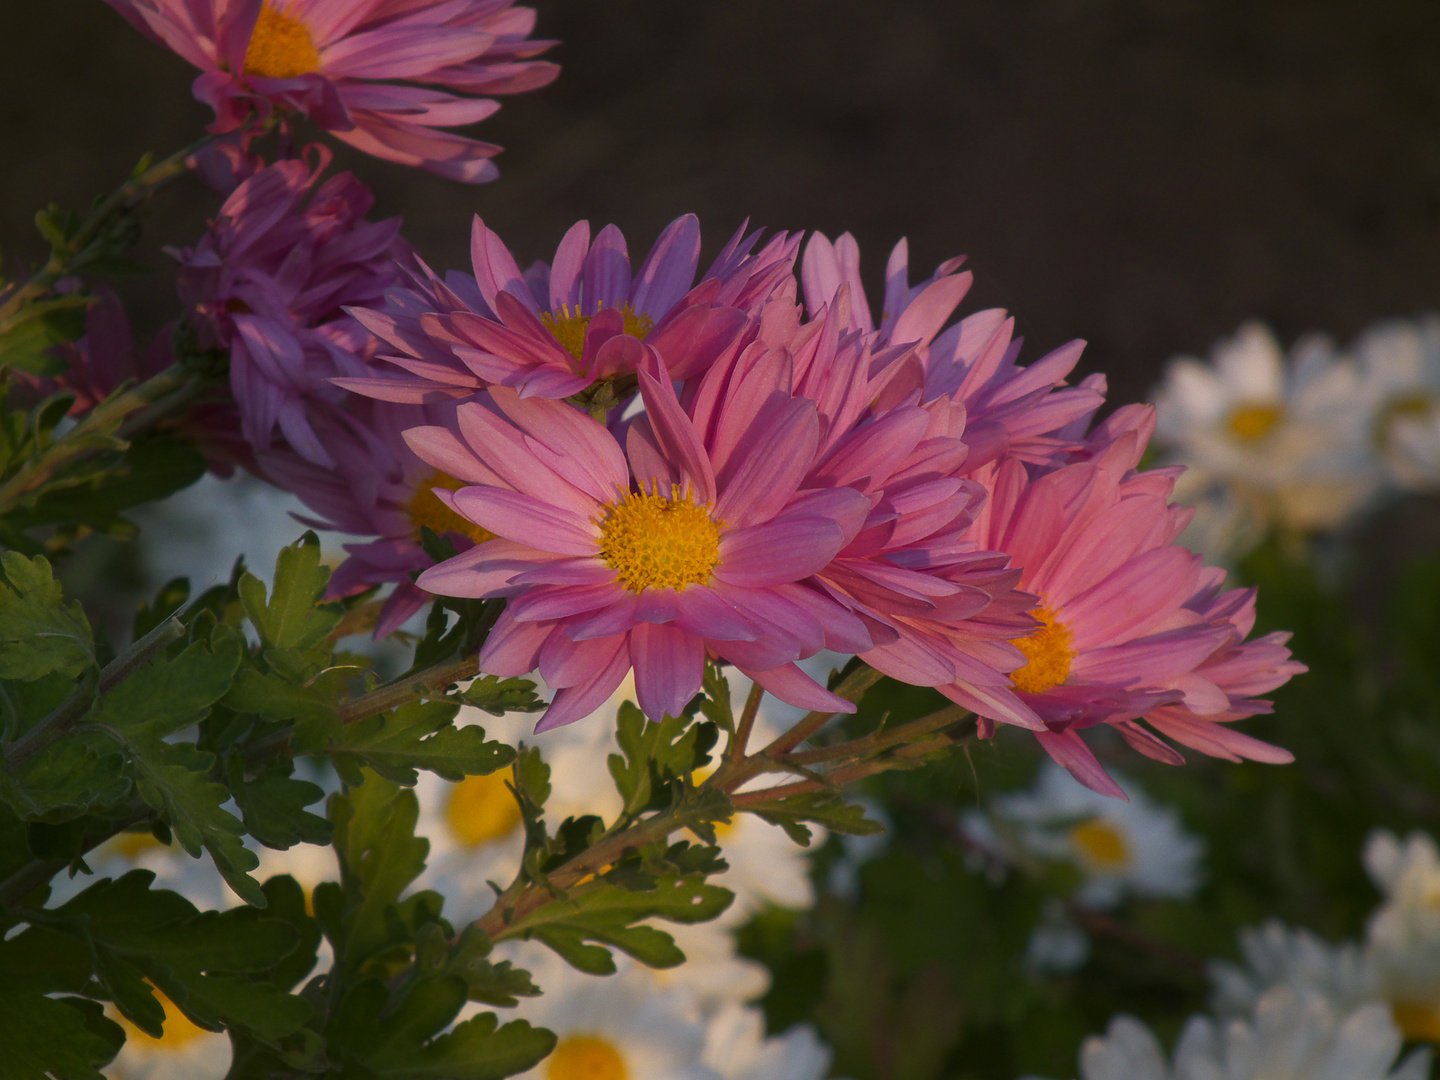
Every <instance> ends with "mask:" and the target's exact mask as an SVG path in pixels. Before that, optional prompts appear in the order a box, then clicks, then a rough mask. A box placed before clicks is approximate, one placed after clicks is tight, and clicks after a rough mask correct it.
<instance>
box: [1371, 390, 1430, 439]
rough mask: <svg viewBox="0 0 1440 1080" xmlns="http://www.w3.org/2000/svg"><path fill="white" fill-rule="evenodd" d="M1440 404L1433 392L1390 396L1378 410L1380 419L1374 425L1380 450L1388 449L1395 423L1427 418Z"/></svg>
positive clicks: (1393, 434)
mask: <svg viewBox="0 0 1440 1080" xmlns="http://www.w3.org/2000/svg"><path fill="white" fill-rule="evenodd" d="M1437 405H1440V402H1437V401H1436V399H1435V396H1434V395H1433V394H1405V395H1402V396H1401V397H1397V398H1391V399H1390V400H1389V401H1387V402H1386V403H1385V407H1384V408H1383V409H1381V410H1380V419H1379V421H1378V422H1377V423H1376V425H1375V440H1376V442H1378V443H1379V444H1380V448H1381V449H1382V450H1386V449H1389V447H1390V442H1391V440H1392V439H1393V438H1394V437H1395V425H1396V424H1398V423H1401V422H1403V421H1405V420H1427V419H1429V418H1430V417H1431V416H1432V415H1433V414H1434V413H1435V410H1436V408H1437Z"/></svg>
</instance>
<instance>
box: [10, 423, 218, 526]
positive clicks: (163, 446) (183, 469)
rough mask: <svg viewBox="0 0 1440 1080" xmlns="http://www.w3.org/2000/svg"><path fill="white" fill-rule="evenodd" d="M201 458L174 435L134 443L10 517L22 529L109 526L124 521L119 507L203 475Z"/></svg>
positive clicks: (157, 495) (161, 495)
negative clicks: (55, 524) (61, 525)
mask: <svg viewBox="0 0 1440 1080" xmlns="http://www.w3.org/2000/svg"><path fill="white" fill-rule="evenodd" d="M205 469H206V461H205V456H204V455H203V454H201V453H200V452H199V451H198V450H196V449H195V448H194V447H192V446H189V445H187V444H185V443H182V442H178V441H176V440H174V439H163V438H155V439H146V440H144V441H141V442H135V443H132V444H131V445H130V448H129V449H128V450H126V451H125V455H124V457H123V458H122V459H121V460H120V461H119V462H117V463H116V464H114V465H113V466H111V467H108V468H107V469H106V470H105V471H104V472H103V473H100V474H98V475H95V476H93V477H92V478H90V479H88V480H87V481H86V482H84V483H81V484H75V485H71V486H67V487H65V488H63V489H61V490H59V491H55V492H51V493H47V494H45V495H43V496H42V497H41V498H39V499H37V500H36V501H35V502H34V503H33V504H32V505H30V506H28V507H27V508H25V509H24V510H23V511H20V512H18V513H16V514H15V515H13V520H14V521H15V523H16V524H18V525H19V527H21V528H26V529H28V528H33V527H34V526H36V525H44V524H47V523H50V522H78V523H80V524H84V525H88V526H90V527H91V528H94V529H108V528H110V527H111V526H113V525H114V524H115V523H116V522H119V521H122V520H123V519H122V518H121V517H120V511H122V510H128V509H129V508H131V507H134V506H139V505H141V504H142V503H150V502H156V501H158V500H160V499H163V498H165V497H167V496H169V495H173V494H174V493H175V492H177V491H180V490H181V489H183V488H187V487H189V486H190V485H191V484H193V483H195V481H197V480H199V479H200V477H202V476H204V475H205Z"/></svg>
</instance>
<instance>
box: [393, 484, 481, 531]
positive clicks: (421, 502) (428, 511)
mask: <svg viewBox="0 0 1440 1080" xmlns="http://www.w3.org/2000/svg"><path fill="white" fill-rule="evenodd" d="M468 486H469V484H468V483H467V482H466V481H464V480H456V479H455V477H453V476H447V475H446V474H445V473H442V472H436V473H433V474H431V476H430V477H429V479H427V480H426V481H425V482H424V483H422V484H421V485H420V486H419V487H417V488H416V489H415V494H414V495H412V496H410V501H409V502H408V503H406V504H405V511H406V513H408V514H409V515H410V520H411V521H412V522H414V523H415V535H417V536H418V535H420V527H421V526H422V525H428V526H430V528H431V529H433V530H434V531H435V532H436V533H438V534H440V535H441V536H443V535H445V534H446V533H447V532H457V533H459V534H460V535H461V536H468V537H470V539H471V540H474V541H475V542H476V543H477V544H483V543H484V542H485V541H486V540H494V539H495V534H494V533H492V532H490V531H489V530H488V529H482V528H481V527H480V526H479V525H476V524H475V523H474V522H473V521H471V520H470V519H469V518H463V517H461V516H460V515H459V514H457V513H455V511H454V510H451V509H450V508H449V507H448V506H446V505H445V504H444V503H442V502H441V501H440V500H439V498H437V497H436V495H435V492H434V491H433V490H432V489H433V488H437V487H438V488H444V489H445V490H446V491H459V490H460V489H461V488H462V487H468Z"/></svg>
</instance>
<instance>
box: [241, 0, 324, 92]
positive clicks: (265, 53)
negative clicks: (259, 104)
mask: <svg viewBox="0 0 1440 1080" xmlns="http://www.w3.org/2000/svg"><path fill="white" fill-rule="evenodd" d="M319 70H320V50H319V49H317V48H315V39H314V38H312V37H311V36H310V28H309V27H307V26H306V25H305V24H304V23H303V22H301V21H300V20H299V19H298V18H296V17H295V16H294V15H291V14H290V13H289V12H288V11H282V10H280V9H279V8H278V7H276V6H275V5H274V4H271V3H266V4H265V6H264V7H262V8H261V9H260V17H259V18H258V19H256V20H255V32H254V33H253V34H251V35H250V44H249V45H248V46H247V47H246V49H245V74H247V75H260V76H263V77H265V78H268V79H293V78H295V77H296V76H297V75H309V74H310V73H311V72H312V71H319Z"/></svg>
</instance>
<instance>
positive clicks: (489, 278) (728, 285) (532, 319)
mask: <svg viewBox="0 0 1440 1080" xmlns="http://www.w3.org/2000/svg"><path fill="white" fill-rule="evenodd" d="M760 236H761V233H760V232H759V231H756V232H753V233H751V234H750V235H748V236H746V235H745V232H744V228H743V227H742V228H741V230H740V231H739V232H737V233H736V234H735V236H734V237H733V238H732V239H731V241H730V243H729V244H727V245H726V247H725V249H724V250H723V251H722V252H721V253H720V255H719V256H718V257H717V258H716V260H715V262H714V264H713V265H712V266H711V267H710V268H709V269H708V270H707V271H706V272H705V274H704V275H703V276H702V277H701V279H700V282H699V284H695V272H696V269H697V266H698V262H699V257H700V224H699V221H698V220H697V219H696V218H695V216H694V215H693V214H687V215H685V216H684V217H680V218H677V219H676V220H675V221H673V222H671V223H670V225H669V226H667V227H666V229H665V231H664V232H663V233H661V234H660V238H659V239H658V240H656V241H655V245H654V247H652V248H651V249H650V252H649V254H648V255H646V257H645V260H644V261H643V262H642V263H641V264H640V268H639V269H638V270H636V271H635V272H634V273H632V272H631V269H630V256H629V254H628V252H627V250H626V246H625V237H624V236H623V235H622V234H621V232H620V230H619V229H617V228H616V227H615V226H613V225H608V226H606V227H605V228H604V229H602V230H601V232H600V234H599V235H598V236H596V237H595V239H594V242H593V243H592V242H591V238H590V226H589V224H588V223H587V222H584V221H582V222H579V223H578V224H576V225H574V226H572V227H571V229H570V230H569V231H568V232H567V233H566V234H565V237H564V239H562V240H561V241H560V246H559V247H558V248H557V249H556V252H555V258H554V261H553V262H551V263H549V264H546V263H544V262H537V263H536V264H535V265H533V266H532V267H531V268H530V269H529V270H528V271H526V272H524V273H522V272H521V271H520V267H519V264H518V263H517V262H516V261H515V257H514V256H513V255H511V254H510V251H509V249H508V248H506V246H505V244H504V242H503V241H501V239H500V238H499V237H498V236H497V235H496V234H495V233H493V232H492V231H491V230H490V229H488V228H486V227H485V224H484V222H482V221H481V220H480V219H479V218H478V217H477V218H476V219H475V225H474V229H473V232H472V239H471V252H472V257H473V261H474V276H473V277H472V276H470V275H468V274H462V273H457V272H452V273H450V274H448V275H446V277H445V280H444V281H441V280H440V279H439V278H438V277H437V276H435V275H434V274H433V273H430V272H429V270H428V269H425V268H422V272H421V273H418V274H416V275H414V277H415V283H414V286H413V287H410V288H396V289H393V290H391V291H390V293H389V294H388V295H387V296H386V302H385V305H384V307H383V308H381V309H379V310H374V311H366V310H362V309H360V308H358V307H357V308H355V309H354V311H353V314H354V315H355V317H356V318H358V319H360V320H361V321H362V322H363V323H364V324H365V325H366V326H367V327H368V328H369V329H370V330H371V331H372V332H373V333H375V334H376V335H377V336H378V337H380V338H382V339H383V340H384V341H386V342H387V343H388V344H390V345H391V346H393V347H394V349H396V350H397V351H398V354H396V355H389V356H386V357H383V358H384V359H388V360H390V361H391V362H392V363H394V364H396V365H397V366H399V367H400V368H402V369H404V371H405V372H407V373H408V376H409V377H400V378H391V379H375V378H370V379H346V380H344V381H342V383H341V384H340V385H342V386H345V387H346V388H348V389H351V390H355V391H356V392H358V393H363V394H368V395H371V396H374V397H379V398H384V399H386V400H390V401H409V402H418V401H426V400H435V399H436V398H438V397H441V396H450V397H469V396H470V395H472V394H474V393H475V392H476V391H477V390H482V389H485V388H486V387H490V386H508V387H511V388H513V389H515V390H517V391H518V392H519V393H520V395H521V396H522V397H532V396H534V397H548V398H562V397H568V396H570V395H571V394H575V393H578V392H580V391H582V390H584V389H585V388H587V387H588V386H590V385H591V384H592V383H594V382H595V381H596V380H598V379H604V378H613V377H616V376H621V375H633V374H634V372H635V371H636V370H637V368H638V367H639V366H640V364H641V362H642V360H643V357H644V356H645V355H646V353H645V347H647V346H648V348H649V349H650V350H653V351H654V352H656V353H658V354H659V355H660V356H661V358H662V359H663V361H664V363H665V366H666V369H667V370H668V371H669V373H670V375H671V377H672V378H675V379H687V378H691V377H693V376H695V375H697V374H699V373H701V372H703V371H704V370H705V369H706V368H707V367H709V366H710V365H711V364H712V363H714V362H715V360H716V359H718V358H719V357H720V356H721V355H722V354H724V353H725V351H726V350H727V349H731V348H733V347H735V345H736V343H737V342H738V341H739V339H740V337H741V334H742V331H744V329H745V328H746V325H747V323H748V322H749V319H750V316H751V314H752V313H753V312H754V311H755V310H757V309H758V308H759V307H760V306H761V305H762V304H763V303H764V302H765V301H766V300H767V299H768V298H769V297H770V296H771V295H772V294H774V292H775V291H776V290H777V289H780V288H783V287H784V286H785V285H786V284H787V283H789V282H791V281H792V280H793V279H792V278H791V270H792V267H793V265H794V258H795V252H796V250H797V248H798V245H799V236H798V235H797V236H795V237H787V236H785V235H783V234H782V235H779V236H775V237H773V238H771V240H770V241H769V242H768V243H767V244H765V245H764V246H763V247H761V248H760V249H759V250H758V251H757V250H755V249H756V245H757V244H758V243H759V240H760Z"/></svg>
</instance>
